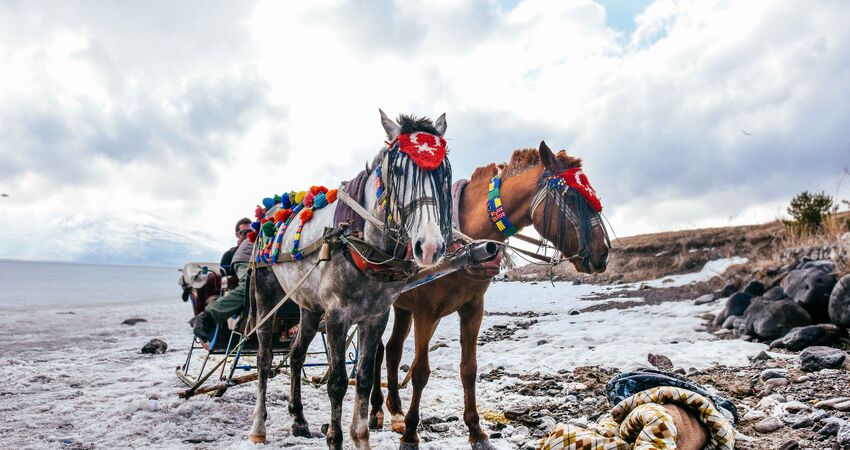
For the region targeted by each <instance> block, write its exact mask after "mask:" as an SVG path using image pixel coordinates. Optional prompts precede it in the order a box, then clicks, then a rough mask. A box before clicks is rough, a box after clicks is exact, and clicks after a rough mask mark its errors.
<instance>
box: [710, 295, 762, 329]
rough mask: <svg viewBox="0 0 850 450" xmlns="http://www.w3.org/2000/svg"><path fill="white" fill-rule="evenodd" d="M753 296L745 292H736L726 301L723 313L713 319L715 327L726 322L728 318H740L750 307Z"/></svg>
mask: <svg viewBox="0 0 850 450" xmlns="http://www.w3.org/2000/svg"><path fill="white" fill-rule="evenodd" d="M752 300H753V296H752V295H750V294H747V293H746V292H737V293H735V294H734V295H733V296H731V297H729V299H728V300H726V305H724V306H723V311H721V312H720V314H718V315H717V317H716V318H715V319H714V324H715V325H720V324H722V323H723V322H725V321H726V318H727V317H729V316H740V315H743V314H744V311H746V310H747V308H749V307H750V302H751V301H752Z"/></svg>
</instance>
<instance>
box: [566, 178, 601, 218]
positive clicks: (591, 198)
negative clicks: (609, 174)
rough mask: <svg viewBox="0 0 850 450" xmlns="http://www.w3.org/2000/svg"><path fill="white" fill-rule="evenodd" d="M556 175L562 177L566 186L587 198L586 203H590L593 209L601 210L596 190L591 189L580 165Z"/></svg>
mask: <svg viewBox="0 0 850 450" xmlns="http://www.w3.org/2000/svg"><path fill="white" fill-rule="evenodd" d="M558 177H559V178H561V179H563V180H564V182H566V183H567V186H569V187H571V188H573V189H575V190H577V191H578V192H579V194H581V196H582V197H584V198H585V200H587V203H589V204H590V207H591V208H593V210H594V211H596V212H602V202H601V201H600V200H599V197H598V196H597V195H596V191H595V190H594V189H593V186H591V185H590V181H588V179H587V176H586V175H585V174H584V172H583V171H582V170H581V167H573V168H572V169H567V170H565V171H563V172H561V173H560V174H558Z"/></svg>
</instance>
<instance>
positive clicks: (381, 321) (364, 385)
mask: <svg viewBox="0 0 850 450" xmlns="http://www.w3.org/2000/svg"><path fill="white" fill-rule="evenodd" d="M389 316H390V312H389V311H387V312H386V314H384V315H382V316H381V317H377V318H372V319H369V320H364V321H362V322H360V323H359V324H358V325H357V327H358V328H357V330H358V331H357V332H358V333H359V336H358V337H359V340H360V355H359V358H358V360H357V385H356V395H355V398H354V416H353V417H352V419H351V429H350V433H351V440H352V442H353V444H354V448H356V449H358V450H370V449H371V446H369V427H368V426H367V422H368V414H369V394H370V393H371V392H372V387H373V386H372V385H373V379H374V376H375V371H376V366H378V369H377V372H378V376H379V377H380V373H381V372H380V366H379V364H377V363H376V355H377V349H378V345H379V344H380V343H381V336H382V335H383V334H384V330H385V329H386V328H387V319H388V318H389ZM380 388H381V385H380V381H378V389H380ZM379 404H380V403H379Z"/></svg>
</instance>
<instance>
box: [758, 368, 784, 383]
mask: <svg viewBox="0 0 850 450" xmlns="http://www.w3.org/2000/svg"><path fill="white" fill-rule="evenodd" d="M759 378H761V380H762V381H767V380H771V379H774V378H788V371H787V370H785V369H765V370H763V371H762V373H761V375H760V377H759Z"/></svg>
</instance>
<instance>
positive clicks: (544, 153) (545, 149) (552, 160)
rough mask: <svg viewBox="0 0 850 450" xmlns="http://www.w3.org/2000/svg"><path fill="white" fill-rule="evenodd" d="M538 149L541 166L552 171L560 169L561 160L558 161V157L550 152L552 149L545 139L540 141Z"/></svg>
mask: <svg viewBox="0 0 850 450" xmlns="http://www.w3.org/2000/svg"><path fill="white" fill-rule="evenodd" d="M538 151H539V152H540V161H542V162H543V167H545V168H547V169H549V170H551V171H553V172H560V171H561V161H558V157H556V156H555V154H554V153H552V150H551V149H550V148H549V146H548V145H546V141H540V148H539V149H538Z"/></svg>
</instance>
